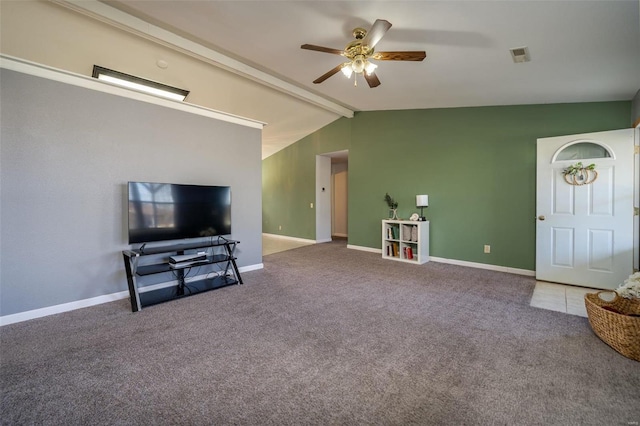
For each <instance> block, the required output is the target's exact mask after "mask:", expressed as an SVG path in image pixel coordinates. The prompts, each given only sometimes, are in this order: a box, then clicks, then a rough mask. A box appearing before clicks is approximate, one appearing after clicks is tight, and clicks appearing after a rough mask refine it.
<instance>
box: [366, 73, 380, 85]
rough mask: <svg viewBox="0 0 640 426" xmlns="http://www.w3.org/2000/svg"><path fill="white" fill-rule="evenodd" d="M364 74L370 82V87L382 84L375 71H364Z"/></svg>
mask: <svg viewBox="0 0 640 426" xmlns="http://www.w3.org/2000/svg"><path fill="white" fill-rule="evenodd" d="M362 75H364V79H365V80H367V83H369V87H371V88H372V89H373V88H374V87H378V86H380V79H379V78H378V76H377V75H376V73H375V72H372V73H371V74H367V73H366V72H365V73H362Z"/></svg>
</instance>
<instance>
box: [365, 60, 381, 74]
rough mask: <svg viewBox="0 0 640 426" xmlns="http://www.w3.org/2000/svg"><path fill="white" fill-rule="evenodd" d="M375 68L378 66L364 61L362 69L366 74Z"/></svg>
mask: <svg viewBox="0 0 640 426" xmlns="http://www.w3.org/2000/svg"><path fill="white" fill-rule="evenodd" d="M376 68H378V66H377V65H376V64H374V63H373V62H369V61H365V65H364V71H365V72H366V73H367V75H371V74H372V73H373V72H374V71H375V70H376Z"/></svg>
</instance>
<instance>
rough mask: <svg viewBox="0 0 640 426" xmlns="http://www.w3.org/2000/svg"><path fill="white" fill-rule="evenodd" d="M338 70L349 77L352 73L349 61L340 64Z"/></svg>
mask: <svg viewBox="0 0 640 426" xmlns="http://www.w3.org/2000/svg"><path fill="white" fill-rule="evenodd" d="M340 71H342V74H344V76H345V77H347V78H351V74H353V68H351V62H345V63H344V64H342V68H340Z"/></svg>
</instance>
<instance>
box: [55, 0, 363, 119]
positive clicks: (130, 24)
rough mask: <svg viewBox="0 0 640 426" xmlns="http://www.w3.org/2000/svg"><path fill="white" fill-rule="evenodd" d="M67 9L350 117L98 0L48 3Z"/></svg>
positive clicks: (308, 94)
mask: <svg viewBox="0 0 640 426" xmlns="http://www.w3.org/2000/svg"><path fill="white" fill-rule="evenodd" d="M50 1H51V2H52V3H55V4H58V5H60V6H62V7H65V8H67V9H70V10H73V11H75V12H78V13H81V14H83V15H85V16H89V17H91V18H93V19H96V20H98V21H100V22H103V23H106V24H108V25H111V26H114V27H116V28H119V29H121V30H123V31H126V32H129V33H131V34H135V35H137V36H139V37H143V38H145V39H147V40H150V41H153V42H155V43H159V44H161V45H163V46H165V47H168V48H171V49H174V50H177V51H179V52H182V53H184V54H186V55H189V56H191V57H192V58H195V59H198V60H201V61H204V62H207V63H210V64H212V65H215V66H217V67H219V68H222V69H224V70H227V71H229V72H232V73H234V74H236V75H240V76H242V77H245V78H248V79H250V80H252V81H255V82H257V83H260V84H263V85H265V86H268V87H271V88H273V89H275V90H278V91H280V92H283V93H286V94H287V95H290V96H293V97H295V98H298V99H301V100H303V101H305V102H309V103H311V104H313V105H316V106H318V107H320V108H323V109H325V110H328V111H331V112H333V113H335V114H339V115H341V116H343V117H348V118H353V114H354V113H353V111H352V110H350V109H348V108H345V107H343V106H342V105H339V104H337V103H335V102H331V101H329V100H328V99H325V98H323V97H322V96H319V95H316V94H315V93H312V92H309V91H307V90H305V89H303V88H301V87H298V86H296V85H293V84H291V83H288V82H286V81H284V80H281V79H279V78H276V77H274V76H272V75H270V74H267V73H266V72H264V71H260V70H259V69H257V68H253V67H251V66H249V65H247V64H244V63H242V62H240V61H238V60H236V59H233V58H231V57H229V56H226V55H223V54H222V53H220V52H217V51H215V50H213V49H210V48H208V47H205V46H203V45H201V44H199V43H195V42H193V41H191V40H188V39H186V38H184V37H181V36H179V35H177V34H174V33H172V32H170V31H167V30H164V29H162V28H160V27H158V26H156V25H152V24H150V23H148V22H145V21H143V20H142V19H139V18H136V17H135V16H133V15H129V14H128V13H125V12H123V11H121V10H118V9H116V8H114V7H111V6H109V5H106V4H104V3H102V2H98V1H87V0H50Z"/></svg>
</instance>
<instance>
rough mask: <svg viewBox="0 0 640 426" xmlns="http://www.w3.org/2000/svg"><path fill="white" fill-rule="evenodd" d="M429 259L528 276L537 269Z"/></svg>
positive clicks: (441, 258)
mask: <svg viewBox="0 0 640 426" xmlns="http://www.w3.org/2000/svg"><path fill="white" fill-rule="evenodd" d="M429 259H430V260H431V261H433V262H439V263H448V264H450V265H458V266H466V267H469V268H478V269H488V270H490V271H498V272H507V273H509V274H516V275H526V276H528V277H535V276H536V271H530V270H528V269H518V268H510V267H508V266H498V265H489V264H488V263H477V262H467V261H466V260H456V259H445V258H444V257H433V256H430V257H429Z"/></svg>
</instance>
